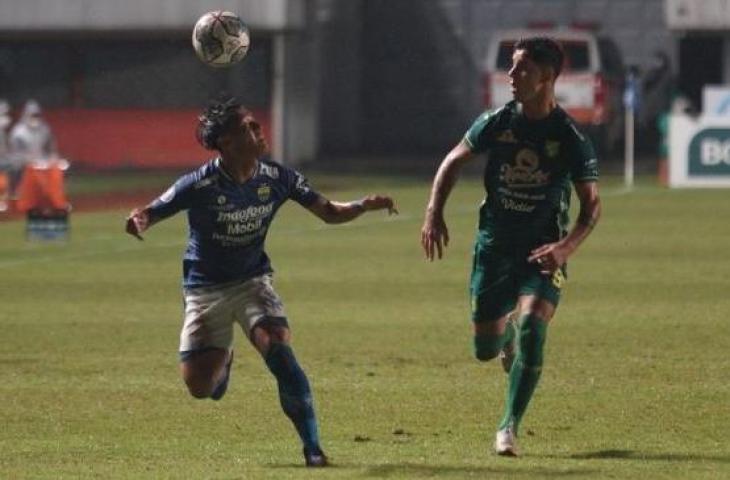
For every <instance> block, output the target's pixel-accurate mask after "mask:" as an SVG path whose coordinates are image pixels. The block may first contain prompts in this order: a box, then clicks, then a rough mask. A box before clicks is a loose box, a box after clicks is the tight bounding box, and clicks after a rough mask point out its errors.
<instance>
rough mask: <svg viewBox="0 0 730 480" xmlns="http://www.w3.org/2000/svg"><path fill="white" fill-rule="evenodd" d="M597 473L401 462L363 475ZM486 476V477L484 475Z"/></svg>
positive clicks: (579, 469) (383, 476) (565, 475)
mask: <svg viewBox="0 0 730 480" xmlns="http://www.w3.org/2000/svg"><path fill="white" fill-rule="evenodd" d="M596 473H598V470H589V469H585V468H552V469H551V468H546V467H517V466H515V467H499V466H491V467H486V466H485V467H468V466H454V465H419V464H414V463H401V464H392V465H376V466H373V467H370V468H368V469H367V471H366V473H365V474H364V476H368V477H371V476H372V477H379V478H388V477H391V476H396V477H399V478H401V477H406V478H411V477H434V478H441V477H448V476H450V475H459V476H461V475H468V476H470V477H471V476H476V477H481V476H486V475H489V474H492V475H495V474H509V475H510V478H520V477H524V478H535V477H536V476H538V477H542V478H552V477H556V478H559V477H570V476H574V475H578V476H590V475H591V474H596ZM485 478H486V477H485Z"/></svg>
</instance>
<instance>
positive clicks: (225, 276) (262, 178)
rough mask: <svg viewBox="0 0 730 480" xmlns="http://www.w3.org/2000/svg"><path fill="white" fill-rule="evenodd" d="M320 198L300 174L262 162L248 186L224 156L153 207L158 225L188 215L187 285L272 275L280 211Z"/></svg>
mask: <svg viewBox="0 0 730 480" xmlns="http://www.w3.org/2000/svg"><path fill="white" fill-rule="evenodd" d="M318 197H319V194H318V193H317V192H315V191H314V190H312V189H311V188H310V187H309V185H308V183H307V180H306V179H305V178H304V177H303V176H302V175H301V174H300V173H299V172H297V171H295V170H292V169H290V168H287V167H285V166H283V165H279V164H276V163H273V162H267V161H261V160H259V162H258V166H257V168H256V173H255V174H254V175H253V177H251V178H250V179H248V180H247V181H246V182H244V183H239V182H237V181H235V180H234V179H233V178H231V176H230V175H228V174H227V173H226V172H225V170H223V169H222V168H221V160H220V158H216V159H214V160H211V161H209V162H208V163H206V164H205V165H203V166H202V167H200V168H199V169H197V170H195V171H193V172H191V173H188V174H186V175H184V176H182V177H180V178H179V179H178V180H177V181H176V182H175V183H174V184H173V185H172V186H171V187H170V188H169V189H168V190H167V191H166V192H165V193H163V194H162V195H160V197H159V198H157V199H156V200H155V201H153V202H152V204H151V205H150V207H149V215H150V220H151V221H152V222H155V221H158V220H162V219H164V218H167V217H170V216H172V215H174V214H176V213H177V212H179V211H181V210H187V214H188V227H189V232H188V246H187V249H186V250H185V255H184V257H183V286H184V287H185V288H195V287H203V286H210V285H216V284H220V283H226V282H232V281H245V280H248V279H250V278H253V277H256V276H259V275H263V274H265V273H270V272H271V271H272V269H271V262H270V261H269V257H268V256H267V255H266V252H264V241H265V240H266V233H267V232H268V231H269V225H270V224H271V221H272V220H273V218H274V215H275V214H276V212H277V210H278V209H279V207H281V205H282V204H283V203H284V202H285V201H286V200H287V199H289V198H291V199H293V200H295V201H296V202H298V203H299V204H301V205H302V206H304V207H306V206H309V205H311V204H312V203H314V202H315V201H316V200H317V198H318Z"/></svg>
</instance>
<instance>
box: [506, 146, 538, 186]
mask: <svg viewBox="0 0 730 480" xmlns="http://www.w3.org/2000/svg"><path fill="white" fill-rule="evenodd" d="M539 167H540V157H539V156H538V155H537V153H535V151H534V150H531V149H529V148H523V149H520V150H519V151H518V152H517V154H516V155H515V162H514V165H510V164H508V163H505V164H504V165H502V168H501V171H500V175H499V179H500V180H501V181H502V182H504V183H506V184H507V185H508V186H509V187H513V188H533V187H541V186H543V185H547V183H548V181H549V180H550V174H549V173H548V172H545V171H544V170H540V168H539Z"/></svg>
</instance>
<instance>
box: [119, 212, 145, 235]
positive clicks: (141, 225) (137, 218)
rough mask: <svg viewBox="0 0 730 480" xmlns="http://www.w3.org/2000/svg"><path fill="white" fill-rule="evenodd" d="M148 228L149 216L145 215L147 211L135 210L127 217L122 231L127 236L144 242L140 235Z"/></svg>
mask: <svg viewBox="0 0 730 480" xmlns="http://www.w3.org/2000/svg"><path fill="white" fill-rule="evenodd" d="M149 226H150V216H149V214H148V213H147V210H143V209H139V208H135V209H134V210H132V212H131V213H130V214H129V216H128V217H127V222H126V224H125V226H124V230H125V231H126V232H127V233H128V234H130V235H132V236H134V237H137V239H138V240H144V238H142V235H141V234H142V232H144V231H145V230H147V228H148V227H149Z"/></svg>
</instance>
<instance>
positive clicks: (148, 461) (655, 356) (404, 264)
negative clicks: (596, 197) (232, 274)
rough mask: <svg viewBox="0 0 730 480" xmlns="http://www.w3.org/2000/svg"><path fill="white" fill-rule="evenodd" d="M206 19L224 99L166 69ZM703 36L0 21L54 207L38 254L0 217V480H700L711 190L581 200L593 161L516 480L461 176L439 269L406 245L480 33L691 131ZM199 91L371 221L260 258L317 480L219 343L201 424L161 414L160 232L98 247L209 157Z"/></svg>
mask: <svg viewBox="0 0 730 480" xmlns="http://www.w3.org/2000/svg"><path fill="white" fill-rule="evenodd" d="M669 3H671V4H673V5H675V6H677V8H678V9H679V8H680V7H682V8H685V7H686V8H685V10H687V11H691V7H692V5H697V4H699V3H703V4H707V5H709V4H712V5H714V7H713V8H720V7H718V5H720V4H721V3H722V2H720V1H717V0H671V1H670V0H668V1H667V4H669ZM727 3H730V2H727ZM216 8H225V9H230V10H233V11H236V12H239V13H241V15H242V16H244V17H245V18H246V19H247V20H249V21H250V22H251V23H252V27H253V33H254V37H253V38H254V49H253V50H252V52H251V54H250V57H249V58H247V59H246V60H245V62H244V63H243V64H242V65H240V66H237V67H234V68H232V69H231V70H223V71H216V70H211V69H207V68H205V67H203V66H202V65H201V64H200V63H199V62H198V61H197V60H196V59H195V57H194V55H193V53H192V51H191V48H190V44H189V42H190V40H189V36H190V29H191V26H192V24H193V22H194V21H195V19H196V18H197V17H198V15H199V14H200V13H202V12H203V11H206V10H212V9H216ZM727 10H728V9H724V10H722V11H721V12H719V13H717V14H716V15H714V17H715V18H716V19H720V24H721V25H720V26H718V25H717V24H715V23H710V24H709V25H705V27H701V26H699V27H697V26H695V27H691V28H690V27H687V28H684V29H676V28H674V29H670V28H668V27H667V26H666V15H665V14H666V11H665V5H664V2H660V1H655V0H646V1H641V0H531V1H526V0H515V1H508V0H472V1H468V0H451V1H449V0H424V1H413V0H391V1H385V0H341V1H336V0H329V1H326V0H312V1H303V0H302V1H295V0H292V1H284V0H250V1H246V0H238V1H230V0H229V1H223V0H221V1H220V2H213V1H208V0H202V1H194V0H178V1H172V0H167V1H163V0H159V1H151V0H126V1H111V0H109V1H101V0H0V97H4V98H7V99H8V100H9V101H10V102H11V103H12V105H13V107H14V112H13V113H14V115H17V113H18V109H19V108H20V107H21V105H22V102H23V101H24V100H26V99H27V98H29V97H34V98H38V99H39V100H40V101H41V103H42V105H43V106H44V107H45V108H46V111H47V116H48V118H49V119H50V121H51V122H52V125H53V128H54V131H55V133H56V135H57V136H58V140H59V144H60V151H61V154H62V155H64V156H66V157H68V158H69V160H70V161H71V162H72V166H71V168H70V169H69V170H68V172H67V187H68V189H69V194H70V200H71V202H72V204H73V210H72V212H71V220H70V223H71V231H70V236H69V237H68V238H67V239H66V241H61V242H31V241H27V240H26V236H25V234H26V222H25V219H24V218H22V217H20V216H13V215H7V214H4V215H3V216H2V217H0V219H2V221H0V332H2V333H1V335H0V338H1V339H2V341H1V342H0V425H2V434H1V435H0V478H3V479H5V478H8V479H16V478H17V479H26V478H27V479H46V478H47V479H54V480H57V479H64V478H69V479H71V478H73V479H78V478H104V479H106V478H114V479H117V478H128V479H134V480H137V479H140V478H153V479H158V478H169V479H179V478H216V479H231V478H244V479H267V478H271V479H276V480H280V479H286V478H291V479H296V480H299V479H302V478H342V479H347V480H351V479H358V478H377V479H409V480H410V479H415V478H439V479H440V478H447V479H457V478H458V479H460V478H515V479H536V478H556V479H563V478H569V479H571V480H572V479H590V480H596V479H616V478H621V479H634V478H636V479H642V480H644V479H655V478H656V479H671V480H674V479H676V480H680V479H681V480H687V479H696V478H697V479H713V480H714V479H726V478H730V441H728V432H730V423H729V422H730V403H729V402H728V401H727V399H728V396H729V395H730V383H729V382H728V375H727V372H728V371H730V363H729V362H730V360H729V357H728V355H727V354H726V352H728V351H729V350H730V324H729V323H728V322H727V320H726V317H727V311H728V310H729V309H730V297H728V295H727V292H728V291H729V290H730V276H728V272H729V271H730V255H728V253H727V251H726V250H727V249H726V245H727V244H728V239H730V223H728V222H727V221H725V219H726V218H729V217H730V203H729V202H728V201H727V190H724V189H667V188H665V187H664V186H661V185H659V184H658V182H657V179H656V176H655V174H654V170H655V167H656V164H657V161H656V160H657V158H656V157H657V151H656V150H655V149H656V146H655V145H654V146H653V147H652V146H651V145H648V146H642V148H643V150H641V151H640V152H639V153H640V155H639V157H638V160H639V162H640V163H641V166H642V168H643V171H644V172H646V174H645V175H640V176H639V177H638V178H637V182H636V184H635V186H634V188H632V189H627V188H625V187H624V184H623V181H622V179H621V178H620V176H617V175H612V174H611V172H612V171H614V170H616V169H618V168H619V167H620V164H621V161H622V158H621V157H620V156H616V157H615V158H611V157H609V158H604V159H602V161H603V168H604V171H608V174H606V175H603V177H602V179H601V191H602V202H603V207H604V215H603V218H602V220H601V223H600V224H599V226H598V228H597V229H596V231H595V232H594V233H593V234H592V236H591V237H590V238H589V240H588V241H587V242H586V243H585V244H584V245H582V246H581V250H580V252H579V253H578V254H577V256H576V257H575V258H572V259H571V265H570V280H569V282H568V284H567V286H566V289H565V297H564V300H563V304H562V305H561V307H560V310H559V312H558V315H557V317H556V318H555V320H554V323H553V326H551V328H550V333H549V340H548V346H547V349H548V352H547V356H546V367H545V370H544V373H543V379H542V383H541V386H540V388H539V391H538V393H537V395H536V397H535V399H534V402H533V403H532V404H531V406H530V411H529V412H528V415H527V417H526V419H525V424H524V434H523V435H521V437H520V447H521V448H522V449H523V452H524V453H523V456H522V457H521V458H520V459H518V460H517V461H516V462H515V461H511V460H513V459H502V458H497V457H495V456H493V455H491V454H490V450H491V448H490V447H491V445H490V444H491V440H492V438H493V433H494V432H493V431H494V426H495V425H496V423H497V422H498V420H499V416H500V413H501V412H500V407H501V405H502V402H503V401H504V400H503V397H504V389H505V379H504V375H503V374H502V372H501V370H500V367H499V366H498V365H495V364H490V365H482V364H480V363H479V362H476V361H475V360H474V359H473V357H472V355H471V351H470V347H471V344H470V342H471V337H470V333H471V330H470V324H469V313H468V308H469V307H468V298H467V297H468V296H467V292H466V283H467V277H468V271H469V265H470V261H471V251H472V250H471V249H472V239H473V234H474V223H475V210H476V208H477V205H478V203H479V202H480V201H481V199H482V197H483V189H482V186H481V184H480V183H481V182H480V181H479V179H478V174H477V173H476V172H477V171H478V169H479V168H478V167H479V165H475V168H474V172H473V173H474V174H473V175H464V176H463V178H462V179H461V180H460V183H459V184H458V186H457V188H455V189H454V192H453V193H452V195H451V197H450V199H449V204H448V207H447V212H446V214H447V221H448V222H449V229H450V234H451V235H450V236H451V242H450V245H449V248H448V251H447V254H446V257H445V258H444V259H443V260H442V261H440V262H434V263H429V262H425V261H424V260H423V255H422V252H421V251H420V247H419V242H418V237H419V235H418V233H419V229H420V225H421V221H422V214H423V208H424V204H425V202H426V199H427V197H428V191H429V188H430V180H431V177H432V175H433V173H434V168H435V165H436V164H437V162H438V161H439V159H440V158H441V156H442V155H443V153H444V152H445V150H446V149H447V148H448V147H449V146H450V145H451V144H452V143H453V142H454V141H455V140H456V139H457V138H458V137H459V136H460V135H461V134H462V133H463V131H464V129H465V128H466V126H467V125H468V123H469V122H470V121H471V119H472V117H473V115H475V114H476V113H477V112H479V110H480V105H479V102H480V95H481V92H480V83H481V78H480V76H481V75H480V74H481V72H480V63H481V58H482V57H483V55H484V50H485V47H486V45H485V41H486V38H487V37H488V36H489V32H490V31H491V30H492V29H494V28H496V27H510V26H516V27H517V26H524V25H525V24H528V23H531V22H536V21H538V22H539V21H550V22H553V21H554V22H556V23H569V22H573V21H574V20H576V19H577V20H580V21H581V22H585V23H594V22H597V24H596V25H597V26H598V27H599V28H600V29H601V30H602V31H604V32H606V33H609V34H611V35H612V37H613V38H614V39H615V40H616V42H617V43H618V44H619V45H620V47H621V49H622V53H623V55H624V62H625V63H626V64H632V63H634V64H638V65H640V66H641V67H642V68H645V66H646V62H648V61H649V55H651V53H652V52H653V50H654V49H655V48H660V49H662V50H663V51H665V52H667V53H668V54H669V56H670V58H671V59H672V61H673V69H674V71H675V73H676V74H677V76H678V77H679V84H680V85H681V86H682V88H683V89H684V90H685V91H686V94H687V95H688V96H689V97H690V98H692V99H693V100H694V101H695V102H696V103H698V102H699V101H700V98H701V94H700V91H701V87H702V85H703V84H704V83H720V82H723V81H725V82H726V81H727V79H728V78H730V76H728V73H727V70H728V69H729V68H730V67H729V66H728V65H730V62H728V61H727V59H726V57H727V55H726V53H725V52H727V51H730V49H727V48H725V45H726V43H727V41H728V40H727V38H728V36H729V35H728V31H729V30H730V28H728V27H729V26H730V25H725V26H722V25H723V22H724V20H722V19H723V18H726V17H725V16H723V14H722V12H724V11H727ZM714 11H715V10H713V12H714ZM711 17H713V15H711ZM727 18H730V16H728V17H727ZM728 23H730V22H728ZM220 88H226V89H228V90H231V91H232V92H233V93H236V94H239V95H241V96H242V98H243V99H244V100H245V101H246V102H247V103H248V104H249V105H250V106H251V107H252V108H253V109H254V110H255V111H256V112H257V113H258V114H259V115H260V116H262V118H264V119H265V120H266V122H267V123H268V125H269V126H270V127H271V129H270V135H271V137H272V140H273V142H272V143H273V145H274V147H275V149H276V156H277V157H278V158H282V159H283V160H284V161H286V162H287V163H290V164H294V165H297V166H299V167H300V168H301V169H302V170H303V171H304V172H305V173H307V174H308V175H309V176H310V178H311V179H312V181H313V184H314V185H315V186H316V187H317V188H318V189H320V190H321V191H322V192H323V193H325V194H326V195H328V196H329V197H331V198H334V199H337V200H347V199H351V198H359V197H361V196H363V195H365V194H367V193H372V192H383V193H389V194H392V195H393V196H394V197H395V198H396V199H397V201H398V206H399V208H400V215H399V216H397V217H394V218H386V217H385V216H384V215H383V216H378V215H368V216H366V217H364V218H361V219H358V220H357V221H356V222H353V223H352V224H348V225H343V226H323V225H322V224H321V223H320V222H318V221H317V220H316V219H315V218H314V217H313V216H311V215H308V214H306V212H304V211H302V210H301V209H300V208H299V207H298V206H296V205H292V204H291V203H292V202H289V203H288V204H287V205H285V206H284V207H283V208H282V209H281V211H280V212H279V214H278V216H277V220H276V222H275V224H274V225H273V227H272V230H271V234H270V235H269V237H268V239H267V251H268V253H269V254H270V255H271V258H272V260H273V262H274V267H275V268H276V282H277V290H278V291H279V293H280V294H281V295H282V297H283V298H284V300H285V303H286V306H287V313H288V315H289V317H290V321H291V323H292V326H293V329H294V333H295V339H294V344H295V346H296V349H297V355H298V357H299V359H300V361H301V362H302V364H303V366H304V367H305V368H306V369H307V372H308V375H309V376H310V380H311V382H312V385H313V388H314V392H315V397H316V401H317V406H318V414H319V416H320V419H321V430H322V437H323V440H324V442H325V445H326V448H327V451H328V454H329V455H330V456H331V457H332V458H333V461H334V464H335V467H334V468H332V469H330V470H327V471H321V472H320V471H318V472H309V471H306V470H305V469H304V468H303V467H302V461H301V451H300V449H299V447H298V445H297V442H296V436H295V434H294V433H293V432H292V429H291V426H290V425H289V424H288V423H287V420H286V419H285V418H284V416H283V415H281V413H280V411H279V406H278V399H277V395H276V391H275V386H274V383H273V381H272V378H271V376H270V374H269V373H268V371H267V370H266V368H265V367H264V366H263V364H262V362H261V360H260V358H258V357H257V355H256V354H255V352H253V351H252V349H250V348H249V346H248V345H247V344H246V341H245V339H244V338H242V336H241V335H240V334H237V338H236V349H237V350H236V364H235V365H234V369H233V378H232V382H231V386H230V389H229V391H228V394H227V397H226V399H225V401H222V402H201V401H197V400H194V399H192V398H189V396H188V395H187V393H186V392H185V387H184V385H183V384H182V382H181V381H180V378H179V373H178V371H177V361H178V358H177V351H176V348H177V340H178V335H179V324H180V317H181V303H180V256H181V253H182V252H183V250H184V248H185V233H184V232H185V218H184V215H177V216H175V217H174V218H171V219H169V220H168V221H166V222H163V223H161V224H159V225H157V226H155V228H154V229H152V230H151V231H150V232H149V233H148V235H146V237H145V241H144V242H138V241H136V240H135V239H133V238H131V237H129V236H127V235H125V234H124V233H123V225H124V218H125V217H126V215H127V214H128V212H129V209H130V206H131V205H139V204H141V203H143V202H146V201H149V200H150V199H151V198H153V195H155V194H157V193H159V192H161V191H163V190H164V189H165V188H166V187H167V186H168V185H169V184H170V182H171V181H173V179H174V178H176V176H177V174H178V173H179V170H180V169H188V168H190V167H191V166H193V165H198V164H199V163H200V162H201V161H202V160H203V159H204V158H205V157H207V156H208V155H209V154H208V153H207V152H204V151H203V150H201V149H200V147H198V146H197V145H196V144H195V141H194V138H193V133H192V132H193V128H194V125H195V116H196V114H197V112H198V109H199V108H200V106H201V104H202V103H203V102H204V101H205V99H206V97H207V96H208V95H210V94H212V93H214V92H215V91H217V90H218V89H220ZM153 170H154V171H153ZM403 173H407V174H405V175H404V174H403ZM469 173H472V172H469ZM573 213H575V212H573Z"/></svg>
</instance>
